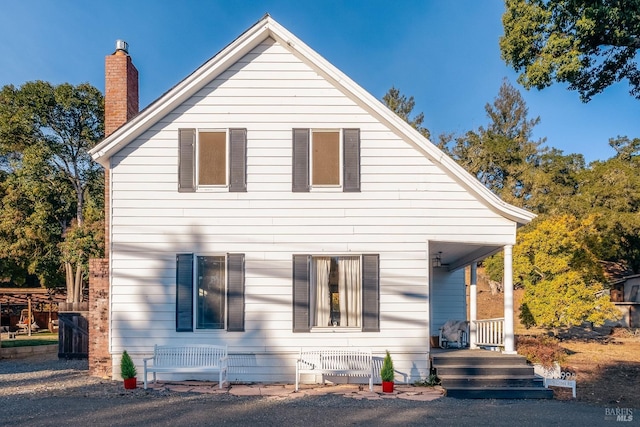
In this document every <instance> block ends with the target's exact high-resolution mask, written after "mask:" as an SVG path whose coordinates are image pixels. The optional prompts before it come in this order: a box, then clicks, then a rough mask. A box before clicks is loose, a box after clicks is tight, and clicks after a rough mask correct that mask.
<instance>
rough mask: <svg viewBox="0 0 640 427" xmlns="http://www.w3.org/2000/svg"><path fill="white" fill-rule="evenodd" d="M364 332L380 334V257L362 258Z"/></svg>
mask: <svg viewBox="0 0 640 427" xmlns="http://www.w3.org/2000/svg"><path fill="white" fill-rule="evenodd" d="M362 316H363V319H362V332H380V256H379V255H363V256H362Z"/></svg>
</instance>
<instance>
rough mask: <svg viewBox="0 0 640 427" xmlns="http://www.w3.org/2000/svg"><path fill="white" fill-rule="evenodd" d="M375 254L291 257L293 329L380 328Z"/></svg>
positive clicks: (377, 260) (300, 330) (371, 330)
mask: <svg viewBox="0 0 640 427" xmlns="http://www.w3.org/2000/svg"><path fill="white" fill-rule="evenodd" d="M378 264H379V259H378V255H363V256H312V255H294V257H293V330H294V332H308V331H310V330H311V328H314V327H315V328H324V327H332V328H337V327H340V328H358V329H361V330H362V331H363V332H374V331H379V330H380V326H379V323H380V320H379V305H380V304H379V272H378V270H379V268H378Z"/></svg>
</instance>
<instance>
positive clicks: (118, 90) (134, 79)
mask: <svg viewBox="0 0 640 427" xmlns="http://www.w3.org/2000/svg"><path fill="white" fill-rule="evenodd" d="M104 80H105V85H104V89H105V90H104V91H105V95H104V135H105V137H107V136H109V135H111V134H112V133H113V132H114V131H115V130H116V129H118V128H119V127H120V126H122V125H123V124H125V123H126V122H128V121H129V120H130V119H131V118H133V117H134V116H135V115H136V114H138V70H137V69H136V67H135V66H134V65H133V62H132V61H131V56H129V45H128V44H127V42H125V41H124V40H116V51H115V52H113V53H112V54H111V55H107V57H106V58H105V61H104ZM104 172H105V173H104V180H105V182H104V190H105V193H104V194H105V200H104V208H105V235H104V256H105V258H107V259H108V258H109V249H110V246H111V241H110V239H109V219H110V211H111V200H110V197H109V196H110V194H111V189H110V187H111V186H110V177H109V172H110V170H109V169H108V168H107V169H105V171H104Z"/></svg>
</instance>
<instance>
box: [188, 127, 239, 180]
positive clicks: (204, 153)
mask: <svg viewBox="0 0 640 427" xmlns="http://www.w3.org/2000/svg"><path fill="white" fill-rule="evenodd" d="M215 189H225V190H228V191H231V192H245V191H247V130H246V129H229V130H210V129H198V130H196V129H180V131H179V164H178V190H179V191H181V192H193V191H197V190H215Z"/></svg>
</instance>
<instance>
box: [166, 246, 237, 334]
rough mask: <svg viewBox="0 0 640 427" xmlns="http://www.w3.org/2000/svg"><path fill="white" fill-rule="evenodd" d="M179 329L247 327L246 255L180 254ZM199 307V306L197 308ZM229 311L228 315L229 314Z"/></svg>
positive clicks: (230, 329) (178, 285) (178, 282)
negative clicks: (245, 322)
mask: <svg viewBox="0 0 640 427" xmlns="http://www.w3.org/2000/svg"><path fill="white" fill-rule="evenodd" d="M176 261H177V267H176V270H177V271H176V285H177V289H176V330H177V331H179V332H185V331H193V325H194V317H195V328H196V329H224V328H225V320H226V328H227V331H244V255H243V254H227V255H224V256H222V255H216V256H210V255H194V254H178V255H177V257H176ZM194 308H195V309H194ZM225 314H226V315H225Z"/></svg>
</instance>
